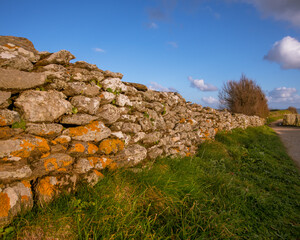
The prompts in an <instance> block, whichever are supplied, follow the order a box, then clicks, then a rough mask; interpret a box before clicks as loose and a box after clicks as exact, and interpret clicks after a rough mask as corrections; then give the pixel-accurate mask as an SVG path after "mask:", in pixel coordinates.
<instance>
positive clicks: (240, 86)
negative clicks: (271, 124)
mask: <svg viewBox="0 0 300 240" xmlns="http://www.w3.org/2000/svg"><path fill="white" fill-rule="evenodd" d="M219 100H220V103H221V107H223V108H224V107H225V108H227V109H228V110H229V111H231V112H233V113H243V114H246V115H256V116H259V117H263V118H266V117H267V116H268V114H269V108H268V104H267V99H266V96H265V94H264V93H263V91H262V90H261V88H260V86H258V85H257V84H256V83H255V82H254V81H253V80H251V79H248V78H247V77H246V76H245V75H242V77H241V79H240V80H239V81H238V82H236V81H228V82H226V83H224V85H223V88H222V89H221V91H220V92H219Z"/></svg>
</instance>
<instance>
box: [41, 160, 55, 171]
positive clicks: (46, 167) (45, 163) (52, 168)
mask: <svg viewBox="0 0 300 240" xmlns="http://www.w3.org/2000/svg"><path fill="white" fill-rule="evenodd" d="M49 163H51V164H52V166H53V167H51V165H50V168H48V164H49ZM44 167H45V169H46V171H51V170H55V169H58V165H57V159H56V158H48V159H45V160H44Z"/></svg>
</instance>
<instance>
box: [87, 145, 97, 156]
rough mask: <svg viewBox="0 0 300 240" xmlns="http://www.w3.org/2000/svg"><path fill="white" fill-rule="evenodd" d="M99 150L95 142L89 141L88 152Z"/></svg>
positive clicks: (92, 152)
mask: <svg viewBox="0 0 300 240" xmlns="http://www.w3.org/2000/svg"><path fill="white" fill-rule="evenodd" d="M97 151H98V147H97V146H96V145H95V144H92V143H88V154H94V153H96V152H97Z"/></svg>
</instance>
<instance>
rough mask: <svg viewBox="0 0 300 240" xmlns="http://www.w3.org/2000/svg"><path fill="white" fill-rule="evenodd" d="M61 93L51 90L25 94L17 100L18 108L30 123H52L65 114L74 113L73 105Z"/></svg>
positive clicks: (31, 91)
mask: <svg viewBox="0 0 300 240" xmlns="http://www.w3.org/2000/svg"><path fill="white" fill-rule="evenodd" d="M65 97H66V96H65V95H64V94H63V93H61V92H57V91H54V90H50V91H48V92H45V91H35V90H29V91H25V92H23V93H22V94H21V95H20V96H19V97H18V98H17V100H16V102H15V105H16V107H18V108H20V109H21V111H22V112H23V118H24V119H25V120H27V121H29V122H52V121H54V120H56V119H57V118H59V117H60V116H62V115H63V114H65V113H70V112H71V111H72V105H71V103H70V102H68V101H67V100H65Z"/></svg>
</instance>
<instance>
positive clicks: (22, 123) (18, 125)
mask: <svg viewBox="0 0 300 240" xmlns="http://www.w3.org/2000/svg"><path fill="white" fill-rule="evenodd" d="M11 127H12V128H22V129H23V130H26V122H25V120H24V119H21V120H20V121H19V122H15V123H13V124H12V126H11Z"/></svg>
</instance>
